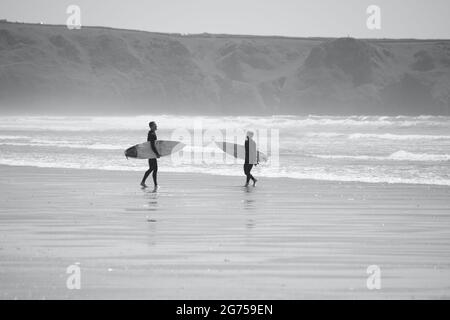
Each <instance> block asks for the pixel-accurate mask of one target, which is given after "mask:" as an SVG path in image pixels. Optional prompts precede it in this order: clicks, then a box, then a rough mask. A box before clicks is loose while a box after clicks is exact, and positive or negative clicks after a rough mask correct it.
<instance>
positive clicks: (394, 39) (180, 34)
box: [0, 18, 450, 41]
mask: <svg viewBox="0 0 450 320" xmlns="http://www.w3.org/2000/svg"><path fill="white" fill-rule="evenodd" d="M2 23H9V24H26V25H36V26H43V27H65V28H67V25H65V24H49V23H39V22H21V21H9V20H7V19H5V18H3V19H0V24H2ZM83 28H91V29H94V28H96V29H110V30H120V31H131V32H145V33H152V34H159V35H170V36H178V37H205V38H207V37H234V38H245V37H253V38H279V39H286V40H296V39H297V40H330V39H345V38H350V39H358V40H374V41H383V40H384V41H450V38H426V39H425V38H358V37H352V36H350V35H347V36H341V37H339V36H285V35H257V34H232V33H209V32H202V33H182V32H167V31H149V30H140V29H126V28H118V27H108V26H96V25H87V26H83V25H81V29H83ZM78 30H79V29H78Z"/></svg>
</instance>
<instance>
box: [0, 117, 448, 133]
mask: <svg viewBox="0 0 450 320" xmlns="http://www.w3.org/2000/svg"><path fill="white" fill-rule="evenodd" d="M150 120H154V121H157V122H158V124H159V127H160V128H161V129H167V130H174V129H183V128H186V129H192V128H194V127H195V126H196V125H199V124H200V125H201V126H202V128H203V129H243V130H246V129H248V128H258V129H271V128H274V129H289V128H291V129H298V128H300V127H309V126H324V127H329V126H337V127H364V128H365V127H390V126H398V127H414V126H444V127H445V126H448V124H449V122H450V117H442V116H440V117H436V116H420V117H406V116H403V117H386V116H382V117H380V116H350V117H342V116H341V117H338V116H307V117H301V116H286V115H283V116H268V117H249V116H239V117H237V116H233V117H231V116H229V117H211V116H210V117H207V116H172V115H142V116H134V117H0V129H8V130H36V131H49V130H50V131H104V130H126V131H137V130H146V129H147V128H148V127H147V123H148V122H149V121H150Z"/></svg>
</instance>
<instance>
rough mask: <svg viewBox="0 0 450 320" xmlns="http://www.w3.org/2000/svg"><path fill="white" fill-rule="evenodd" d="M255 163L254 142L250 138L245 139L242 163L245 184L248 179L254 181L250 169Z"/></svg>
mask: <svg viewBox="0 0 450 320" xmlns="http://www.w3.org/2000/svg"><path fill="white" fill-rule="evenodd" d="M256 163H257V159H256V143H255V141H253V140H252V139H247V140H245V163H244V173H245V175H246V176H247V184H248V183H249V182H250V179H251V180H253V181H255V178H254V177H253V176H252V174H251V173H250V172H251V171H252V168H253V165H254V164H256Z"/></svg>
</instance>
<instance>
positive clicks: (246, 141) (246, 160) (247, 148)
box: [245, 139, 249, 163]
mask: <svg viewBox="0 0 450 320" xmlns="http://www.w3.org/2000/svg"><path fill="white" fill-rule="evenodd" d="M248 150H249V143H248V139H247V140H245V163H247V162H248V158H249V157H248V154H249V152H248Z"/></svg>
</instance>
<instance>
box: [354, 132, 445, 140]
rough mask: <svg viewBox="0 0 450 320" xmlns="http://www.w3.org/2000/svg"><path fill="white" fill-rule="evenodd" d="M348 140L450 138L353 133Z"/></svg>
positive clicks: (442, 137) (441, 137) (442, 136)
mask: <svg viewBox="0 0 450 320" xmlns="http://www.w3.org/2000/svg"><path fill="white" fill-rule="evenodd" d="M348 138H349V139H385V140H450V136H444V135H423V134H409V135H399V134H390V133H384V134H374V133H353V134H350V135H349V136H348Z"/></svg>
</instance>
